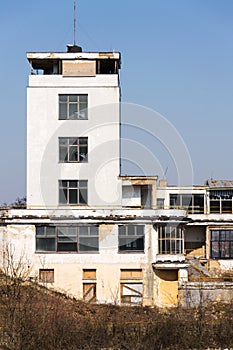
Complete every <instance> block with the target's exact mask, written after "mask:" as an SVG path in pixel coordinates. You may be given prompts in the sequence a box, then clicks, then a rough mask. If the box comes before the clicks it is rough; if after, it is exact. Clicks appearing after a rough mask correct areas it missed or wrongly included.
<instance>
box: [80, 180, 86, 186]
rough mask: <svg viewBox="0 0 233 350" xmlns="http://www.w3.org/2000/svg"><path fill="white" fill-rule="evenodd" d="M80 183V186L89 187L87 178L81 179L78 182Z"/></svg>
mask: <svg viewBox="0 0 233 350" xmlns="http://www.w3.org/2000/svg"><path fill="white" fill-rule="evenodd" d="M78 184H79V187H82V188H87V181H86V180H80V181H79V182H78Z"/></svg>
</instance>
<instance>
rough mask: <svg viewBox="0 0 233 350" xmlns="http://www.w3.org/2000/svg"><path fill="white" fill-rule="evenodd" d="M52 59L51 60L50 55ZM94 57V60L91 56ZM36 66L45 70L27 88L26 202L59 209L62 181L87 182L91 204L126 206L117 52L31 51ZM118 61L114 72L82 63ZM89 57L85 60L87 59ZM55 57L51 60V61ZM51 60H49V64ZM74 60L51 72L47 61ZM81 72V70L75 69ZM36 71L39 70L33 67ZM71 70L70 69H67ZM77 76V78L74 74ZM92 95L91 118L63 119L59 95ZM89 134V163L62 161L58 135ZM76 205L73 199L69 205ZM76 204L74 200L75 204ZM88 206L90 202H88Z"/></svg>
mask: <svg viewBox="0 0 233 350" xmlns="http://www.w3.org/2000/svg"><path fill="white" fill-rule="evenodd" d="M48 57H49V58H48ZM89 57H90V58H89ZM28 59H29V61H30V62H31V64H32V67H34V66H38V67H39V68H40V70H43V72H44V73H45V74H43V75H42V74H34V75H30V77H29V86H28V91H27V206H28V208H44V207H46V208H57V207H58V206H61V203H59V194H58V191H59V180H86V181H87V192H88V194H87V197H88V199H87V206H91V207H108V206H109V205H110V206H113V207H114V206H119V205H120V204H121V191H120V186H119V181H118V176H119V175H120V169H119V164H120V161H119V159H120V154H119V151H120V136H119V135H120V109H119V102H120V87H119V77H118V65H119V67H120V55H119V54H118V53H114V54H113V53H106V54H105V56H104V55H102V56H101V55H100V54H86V53H81V52H78V53H77V54H73V53H63V54H37V53H34V54H31V53H29V54H28ZM106 59H107V60H109V61H113V65H116V71H115V72H114V74H96V72H95V71H94V72H91V73H90V72H89V74H92V76H84V75H86V74H88V72H87V71H86V70H84V71H83V72H82V70H81V71H80V69H78V67H79V62H80V61H81V63H80V64H81V67H82V62H87V63H91V64H94V65H97V64H98V62H100V61H104V60H105V61H106ZM84 60H85V61H84ZM50 61H51V62H52V63H50ZM48 62H49V63H48ZM57 62H58V64H59V65H63V66H64V64H66V63H67V62H69V64H75V65H76V66H75V68H73V67H71V70H70V71H65V69H64V67H63V68H62V69H61V72H60V73H59V74H58V73H56V74H55V73H51V72H49V73H50V74H46V73H47V72H46V69H47V65H48V64H50V65H51V64H52V65H53V66H56V64H57ZM75 70H76V73H75ZM34 72H35V73H37V72H36V71H34ZM65 72H66V73H65ZM75 74H76V75H78V76H74V75H75ZM60 95H66V96H74V95H77V96H83V95H86V96H87V109H88V111H87V114H88V115H87V119H85V120H67V119H66V120H61V119H59V96H60ZM61 137H63V138H64V137H67V138H68V137H69V138H75V137H87V138H88V161H87V162H83V163H80V162H78V161H75V162H69V163H67V162H60V161H59V138H61ZM69 204H70V205H71V203H69ZM73 206H75V204H74V203H72V207H73ZM84 206H85V205H84Z"/></svg>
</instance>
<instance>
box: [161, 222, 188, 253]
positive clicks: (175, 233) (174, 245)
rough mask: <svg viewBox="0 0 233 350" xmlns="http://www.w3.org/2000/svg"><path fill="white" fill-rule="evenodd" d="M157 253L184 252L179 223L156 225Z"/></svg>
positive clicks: (182, 236)
mask: <svg viewBox="0 0 233 350" xmlns="http://www.w3.org/2000/svg"><path fill="white" fill-rule="evenodd" d="M158 249H159V253H158V254H159V255H177V254H184V232H183V228H182V227H181V226H180V225H175V224H174V225H172V224H167V225H159V226H158Z"/></svg>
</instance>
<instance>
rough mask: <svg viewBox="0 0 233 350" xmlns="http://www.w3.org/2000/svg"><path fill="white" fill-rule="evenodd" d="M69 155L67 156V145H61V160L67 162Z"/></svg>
mask: <svg viewBox="0 0 233 350" xmlns="http://www.w3.org/2000/svg"><path fill="white" fill-rule="evenodd" d="M67 161H68V157H67V147H66V146H65V147H61V146H60V148H59V162H63V163H64V162H67Z"/></svg>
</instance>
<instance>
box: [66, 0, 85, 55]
mask: <svg viewBox="0 0 233 350" xmlns="http://www.w3.org/2000/svg"><path fill="white" fill-rule="evenodd" d="M67 52H82V48H81V47H80V46H78V45H76V0H74V45H67Z"/></svg>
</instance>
